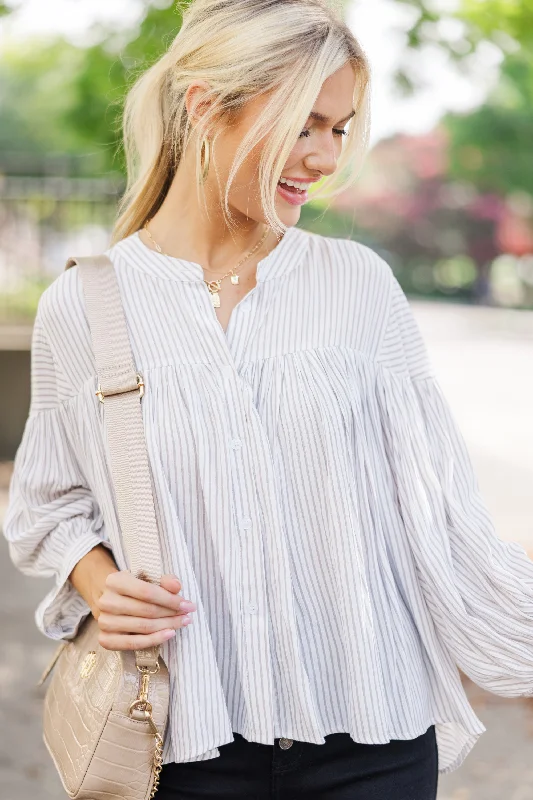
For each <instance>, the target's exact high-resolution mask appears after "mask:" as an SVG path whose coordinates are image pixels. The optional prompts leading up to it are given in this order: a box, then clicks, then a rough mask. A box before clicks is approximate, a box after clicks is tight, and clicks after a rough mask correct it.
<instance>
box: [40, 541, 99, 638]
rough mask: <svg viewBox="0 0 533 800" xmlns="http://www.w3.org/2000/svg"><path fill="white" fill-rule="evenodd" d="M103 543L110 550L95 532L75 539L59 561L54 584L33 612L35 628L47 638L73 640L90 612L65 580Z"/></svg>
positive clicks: (86, 604)
mask: <svg viewBox="0 0 533 800" xmlns="http://www.w3.org/2000/svg"><path fill="white" fill-rule="evenodd" d="M99 544H103V545H105V546H106V547H107V548H108V549H110V550H111V546H110V544H109V542H108V541H104V540H102V538H101V537H100V536H98V535H97V534H95V533H88V534H87V535H86V536H84V537H82V538H80V539H76V540H75V541H74V542H73V546H72V547H71V548H70V550H68V551H67V552H66V553H65V556H64V558H63V559H62V561H61V571H60V572H59V573H58V575H57V578H56V585H55V586H54V587H53V589H51V590H50V592H48V594H47V595H46V597H45V598H44V599H43V600H42V601H41V603H40V604H39V605H38V607H37V609H36V611H35V622H36V624H37V627H38V629H39V630H40V631H41V633H43V634H44V635H45V636H46V637H48V638H49V639H58V640H59V639H73V638H74V637H75V636H76V634H77V632H78V628H79V626H80V625H81V623H82V622H83V620H84V619H85V618H86V617H87V616H88V615H89V614H90V613H91V609H90V606H89V605H88V603H87V602H86V601H85V600H84V599H83V597H82V596H81V594H80V593H79V592H78V590H77V589H75V588H74V586H73V585H72V584H71V582H70V581H69V580H68V576H69V575H70V573H71V572H72V570H73V569H74V567H75V566H76V564H77V563H78V561H80V559H82V558H83V556H85V555H87V553H88V552H89V551H90V550H92V549H93V547H96V545H99Z"/></svg>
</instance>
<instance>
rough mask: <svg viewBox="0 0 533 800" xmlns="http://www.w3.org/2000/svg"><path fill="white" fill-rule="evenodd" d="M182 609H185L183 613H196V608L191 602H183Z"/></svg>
mask: <svg viewBox="0 0 533 800" xmlns="http://www.w3.org/2000/svg"><path fill="white" fill-rule="evenodd" d="M180 608H181V609H183V611H196V606H195V604H194V603H193V602H192V601H191V600H182V601H181V603H180Z"/></svg>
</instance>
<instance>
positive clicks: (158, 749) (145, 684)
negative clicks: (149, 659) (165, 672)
mask: <svg viewBox="0 0 533 800" xmlns="http://www.w3.org/2000/svg"><path fill="white" fill-rule="evenodd" d="M137 669H138V670H139V672H140V673H141V679H140V681H139V692H138V694H137V697H136V699H135V700H134V701H133V703H132V704H131V705H130V708H129V715H130V717H132V718H133V719H135V718H138V716H139V715H140V716H141V719H144V720H146V722H148V723H149V725H150V727H151V729H152V731H153V734H154V739H155V751H154V758H153V762H152V764H153V772H154V782H153V784H152V790H151V792H150V797H149V799H148V800H153V798H154V797H155V794H156V792H157V787H158V786H159V776H160V774H161V770H162V768H163V737H162V736H161V734H160V733H159V731H158V730H157V725H156V724H155V722H154V718H153V717H152V704H151V703H150V702H149V701H148V688H149V685H150V675H154V674H155V673H156V672H159V669H160V667H159V663H158V664H157V668H156V669H155V670H150V669H148V667H137Z"/></svg>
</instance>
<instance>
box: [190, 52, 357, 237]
mask: <svg viewBox="0 0 533 800" xmlns="http://www.w3.org/2000/svg"><path fill="white" fill-rule="evenodd" d="M354 91H355V74H354V70H353V67H352V65H351V64H350V63H349V62H347V63H346V64H345V65H344V66H343V67H342V68H341V69H340V70H338V71H337V72H336V73H334V74H333V75H331V76H330V77H329V78H328V79H327V80H326V81H325V82H324V83H323V85H322V89H321V91H320V94H319V96H318V98H317V100H316V103H315V105H314V107H313V111H312V112H311V115H310V116H309V119H308V120H307V122H306V125H305V127H304V130H303V131H302V134H301V135H300V137H299V139H298V141H297V142H296V144H295V145H294V147H293V149H292V151H291V154H290V156H289V158H288V160H287V162H286V164H285V167H284V169H283V170H282V173H281V175H282V177H283V178H287V179H289V180H296V181H298V180H301V181H303V182H305V181H307V182H308V185H310V182H315V181H317V180H319V179H320V178H322V177H323V176H327V175H331V174H333V173H334V172H335V170H336V168H337V159H338V158H339V155H340V152H341V149H342V139H343V134H342V131H343V130H344V128H345V125H346V123H347V121H348V119H349V118H350V117H351V116H353V105H352V103H353V97H354ZM266 102H267V101H266V99H265V98H264V97H259V98H256V99H255V100H253V101H250V102H249V103H248V104H247V105H246V106H245V108H244V109H243V111H242V112H241V113H240V116H239V118H238V120H237V122H236V123H234V124H233V125H229V126H227V127H226V128H224V129H223V133H221V134H219V136H218V138H217V141H216V143H215V145H214V147H212V151H211V160H212V161H213V159H215V160H216V164H217V171H218V173H219V180H220V182H221V185H222V186H223V187H225V186H226V183H227V178H228V175H229V170H230V167H231V164H232V162H233V159H234V156H235V152H236V150H237V147H238V145H239V144H240V142H241V141H242V139H243V137H244V136H245V134H246V133H247V131H248V129H249V128H250V127H251V126H252V124H253V123H254V121H255V119H256V118H257V115H258V113H259V111H260V109H261V106H262V105H263V104H265V103H266ZM314 115H316V117H315V116H314ZM262 146H264V139H263V140H260V141H259V142H258V144H257V145H256V146H255V147H254V148H253V150H252V152H251V153H250V157H249V158H248V159H247V161H245V162H244V163H243V164H242V166H241V168H240V169H239V171H238V172H237V174H236V176H235V179H234V181H233V182H232V185H231V188H230V192H229V205H230V208H231V212H232V214H233V216H234V218H235V220H236V221H238V222H239V223H240V224H242V225H244V226H245V227H248V226H249V223H250V221H255V222H266V220H265V217H264V213H263V209H262V204H261V196H260V192H259V181H258V174H259V169H258V165H259V158H260V155H261V147H262ZM205 187H206V191H207V194H208V198H209V197H211V198H219V190H218V185H217V179H216V175H215V171H214V168H213V163H212V162H211V165H210V168H209V173H208V177H207V180H206V183H205ZM306 199H307V198H306V193H305V192H304V194H303V195H301V194H300V195H299V196H298V194H296V193H295V192H294V191H291V190H290V189H289V190H287V189H285V190H284V189H280V185H279V184H278V189H277V191H276V211H277V213H278V215H279V218H280V219H281V221H282V222H283V223H284V225H286V226H288V227H291V226H293V225H296V224H297V222H298V220H299V218H300V213H301V212H300V209H301V206H302V203H303V202H306ZM291 200H292V202H291ZM218 202H220V198H219V199H218ZM209 205H210V206H211V203H209Z"/></svg>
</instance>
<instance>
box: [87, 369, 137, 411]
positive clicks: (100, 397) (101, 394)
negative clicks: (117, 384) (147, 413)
mask: <svg viewBox="0 0 533 800" xmlns="http://www.w3.org/2000/svg"><path fill="white" fill-rule="evenodd" d="M135 377H136V378H137V386H136V387H135V388H134V389H123V390H122V391H119V392H108V393H107V394H104V393H103V391H102V386H101V384H100V383H99V384H98V391H97V392H95V395H96V396H97V397H98V399H99V400H100V402H101V403H103V402H104V397H110V396H111V395H114V394H124V392H135V391H136V390H137V389H139V399H141V397H142V396H143V394H144V381H143V378H142V375H141V374H140V373H139V372H137V373H136V374H135Z"/></svg>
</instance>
